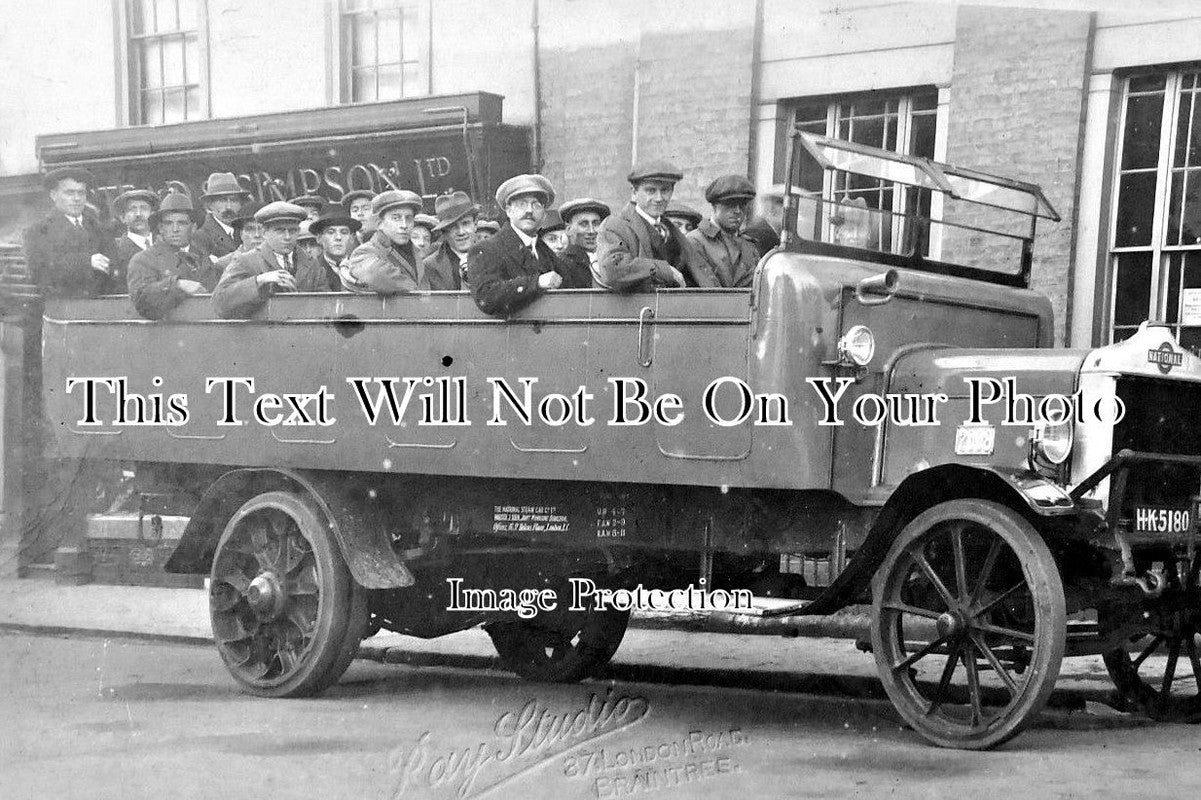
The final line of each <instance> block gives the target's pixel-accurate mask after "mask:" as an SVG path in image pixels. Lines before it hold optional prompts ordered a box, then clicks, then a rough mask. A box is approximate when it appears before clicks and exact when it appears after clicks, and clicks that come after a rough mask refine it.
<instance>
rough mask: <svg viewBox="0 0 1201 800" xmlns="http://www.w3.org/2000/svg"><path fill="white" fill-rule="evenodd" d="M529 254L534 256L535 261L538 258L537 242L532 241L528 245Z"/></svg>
mask: <svg viewBox="0 0 1201 800" xmlns="http://www.w3.org/2000/svg"><path fill="white" fill-rule="evenodd" d="M530 255H532V256H533V257H534V260H535V261H537V260H538V243H537V242H534V243H533V244H531V245H530Z"/></svg>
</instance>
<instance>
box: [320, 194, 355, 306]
mask: <svg viewBox="0 0 1201 800" xmlns="http://www.w3.org/2000/svg"><path fill="white" fill-rule="evenodd" d="M360 227H362V226H361V225H360V224H359V221H358V220H357V219H355V218H354V217H352V216H350V215H349V214H347V213H346V209H345V208H343V207H342V206H341V205H335V204H332V203H331V204H330V205H327V206H326V207H325V208H323V209H321V214H320V215H319V216H318V217H317V219H315V220H313V221H312V222H311V223H310V224H309V231H310V232H312V233H313V235H314V236H316V237H317V241H318V242H319V243H320V245H321V254H320V255H319V256H318V257H317V263H318V264H319V265H321V268H322V269H323V270H324V271H325V280H326V283H328V284H329V290H330V291H331V292H340V291H342V278H341V276H340V275H339V270H340V269H341V268H342V266H343V265H344V264H345V263H346V257H347V256H348V255H349V254H350V251H351V250H353V249H354V246H355V242H356V241H357V240H356V239H355V234H356V233H358V232H359V228H360Z"/></svg>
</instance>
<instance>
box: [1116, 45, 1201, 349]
mask: <svg viewBox="0 0 1201 800" xmlns="http://www.w3.org/2000/svg"><path fill="white" fill-rule="evenodd" d="M1190 75H1196V76H1197V78H1196V79H1195V80H1196V81H1197V82H1196V83H1195V84H1194V88H1185V80H1184V79H1185V77H1186V76H1190ZM1149 76H1162V77H1163V78H1164V88H1163V104H1162V109H1161V114H1160V120H1159V144H1158V150H1157V160H1156V164H1155V167H1154V168H1153V169H1152V168H1147V167H1144V168H1133V169H1123V166H1122V159H1123V158H1124V157H1125V149H1126V139H1127V136H1126V131H1127V113H1128V108H1129V104H1130V99H1131V95H1132V93H1131V88H1130V84H1131V81H1132V80H1135V79H1138V78H1145V77H1149ZM1114 77H1115V78H1116V79H1117V80H1119V81H1120V82H1121V83H1120V97H1121V101H1120V103H1118V107H1117V118H1116V124H1115V126H1114V130H1115V135H1114V145H1113V168H1112V171H1111V177H1110V181H1109V184H1110V191H1111V195H1112V198H1113V202H1111V203H1110V209H1109V230H1108V234H1107V236H1106V239H1105V248H1106V257H1105V277H1104V280H1105V283H1104V287H1105V291H1106V303H1105V316H1104V319H1103V326H1104V331H1103V335H1102V341H1103V342H1104V343H1106V344H1111V343H1113V342H1116V341H1121V340H1122V339H1125V338H1126V337H1127V336H1129V335H1131V334H1133V333H1134V332H1135V331H1136V330H1137V329H1138V324H1139V323H1138V322H1129V323H1127V322H1124V323H1121V324H1119V323H1117V322H1116V319H1115V317H1116V313H1117V310H1118V299H1119V293H1118V277H1119V274H1118V273H1119V269H1118V264H1119V261H1120V260H1121V259H1122V257H1123V256H1125V257H1127V259H1129V258H1130V257H1131V256H1137V255H1138V254H1147V255H1148V256H1149V259H1150V286H1149V287H1148V289H1147V296H1148V305H1147V308H1146V314H1145V316H1144V317H1143V319H1149V320H1157V321H1161V322H1163V324H1165V325H1167V326H1168V327H1169V328H1170V329H1171V330H1172V332H1173V335H1175V336H1176V337H1177V340H1178V341H1179V340H1180V338H1181V336H1182V332H1183V331H1182V329H1185V328H1190V329H1192V328H1195V329H1197V331H1198V334H1199V335H1201V325H1184V324H1183V323H1182V322H1181V319H1180V305H1179V304H1180V297H1181V295H1180V293H1179V292H1176V293H1175V302H1176V307H1175V308H1168V301H1169V299H1170V298H1172V296H1173V292H1172V285H1171V278H1172V275H1173V272H1174V271H1176V268H1174V267H1173V263H1174V262H1175V261H1177V260H1178V261H1179V262H1180V263H1181V264H1183V262H1184V261H1185V260H1186V259H1188V260H1190V261H1193V264H1194V269H1197V270H1198V271H1199V272H1201V242H1197V243H1194V244H1169V243H1168V235H1169V230H1168V226H1169V224H1170V221H1171V214H1170V205H1171V202H1172V197H1171V196H1172V178H1173V174H1174V173H1175V172H1176V171H1180V170H1188V169H1189V168H1190V167H1192V168H1194V169H1195V168H1197V167H1201V162H1198V164H1196V165H1188V166H1185V167H1179V168H1178V167H1176V166H1175V160H1176V156H1177V153H1176V140H1177V137H1178V124H1179V118H1180V110H1181V103H1182V102H1190V98H1191V102H1192V103H1194V105H1201V63H1189V64H1179V65H1174V66H1169V67H1157V68H1140V69H1132V70H1126V71H1123V72H1120V73H1116V74H1115V76H1114ZM1134 94H1135V95H1136V96H1138V95H1141V94H1145V92H1143V91H1140V90H1135V92H1134ZM1193 123H1194V116H1193V115H1190V118H1189V121H1188V124H1189V127H1190V130H1191V128H1192V127H1193ZM1185 146H1186V147H1187V146H1188V142H1187V141H1186V143H1185ZM1133 172H1144V173H1148V172H1153V173H1154V175H1155V189H1154V193H1153V204H1152V214H1151V222H1150V227H1151V232H1150V243H1149V244H1145V245H1118V244H1117V239H1118V232H1119V231H1118V221H1119V215H1120V212H1121V211H1122V199H1123V198H1122V179H1123V177H1124V176H1125V175H1127V174H1130V173H1133ZM1198 174H1199V175H1201V171H1199V173H1198ZM1183 207H1184V197H1183V196H1182V198H1181V208H1182V209H1183ZM1181 225H1183V220H1182V221H1181ZM1189 253H1197V254H1198V256H1196V257H1193V258H1191V259H1190V257H1189V255H1188V254H1189ZM1177 277H1179V278H1181V279H1183V268H1179V275H1178V276H1177ZM1181 282H1183V281H1181ZM1176 288H1177V289H1180V288H1181V287H1180V286H1178V287H1176ZM1189 347H1190V349H1192V350H1193V351H1194V352H1197V351H1198V349H1201V344H1198V345H1191V346H1189Z"/></svg>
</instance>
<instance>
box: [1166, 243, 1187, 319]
mask: <svg viewBox="0 0 1201 800" xmlns="http://www.w3.org/2000/svg"><path fill="white" fill-rule="evenodd" d="M1183 260H1184V254H1183V253H1171V254H1169V255H1168V276H1167V284H1168V293H1167V299H1166V300H1165V302H1164V308H1165V309H1167V313H1166V314H1164V315H1163V319H1164V322H1172V323H1179V322H1180V268H1181V262H1182V261H1183Z"/></svg>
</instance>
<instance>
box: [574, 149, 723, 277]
mask: <svg viewBox="0 0 1201 800" xmlns="http://www.w3.org/2000/svg"><path fill="white" fill-rule="evenodd" d="M682 177H683V173H681V172H680V170H679V169H677V168H676V167H674V166H672V165H671V164H669V163H667V162H666V161H652V162H650V163H647V164H640V165H638V166H636V167H634V170H633V171H632V172H631V173H630V175H629V181H630V186H631V187H632V190H631V198H630V203H629V205H627V206H626V207H625V208H623V209H622V210H621V211H619V212H618V213H616V214H614V215H613V216H611V217H609V218H608V219H606V220H605V221H604V223H603V224H602V225H601V232H600V240H599V241H600V244H599V249H600V255H599V256H597V259H596V264H595V265H594V266H593V270H592V277H593V278H594V279H595V281H596V284H597V285H598V286H600V287H602V288H605V289H610V290H612V291H615V292H650V291H654V289H655V288H657V287H676V286H717V279H716V278H715V277H714V275H713V273H712V272H711V271H710V270H709V268H708V267H707V266H706V265H705V263H704V261H703V260H702V259H701V258H700V257H699V255H698V254H697V253H696V252H695V250H694V249H693V247H692V245H691V244H690V243H689V242H687V241H686V240H685V239H684V236H683V235H682V234H681V233H680V231H679V230H678V229H677V228H676V226H675V225H673V224H672V223H671V220H669V219H667V218H666V217H665V216H664V212H665V211H667V206H668V204H669V203H670V202H671V195H672V192H673V191H674V190H675V185H676V183H677V182H678V181H679V180H680V179H681V178H682Z"/></svg>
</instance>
